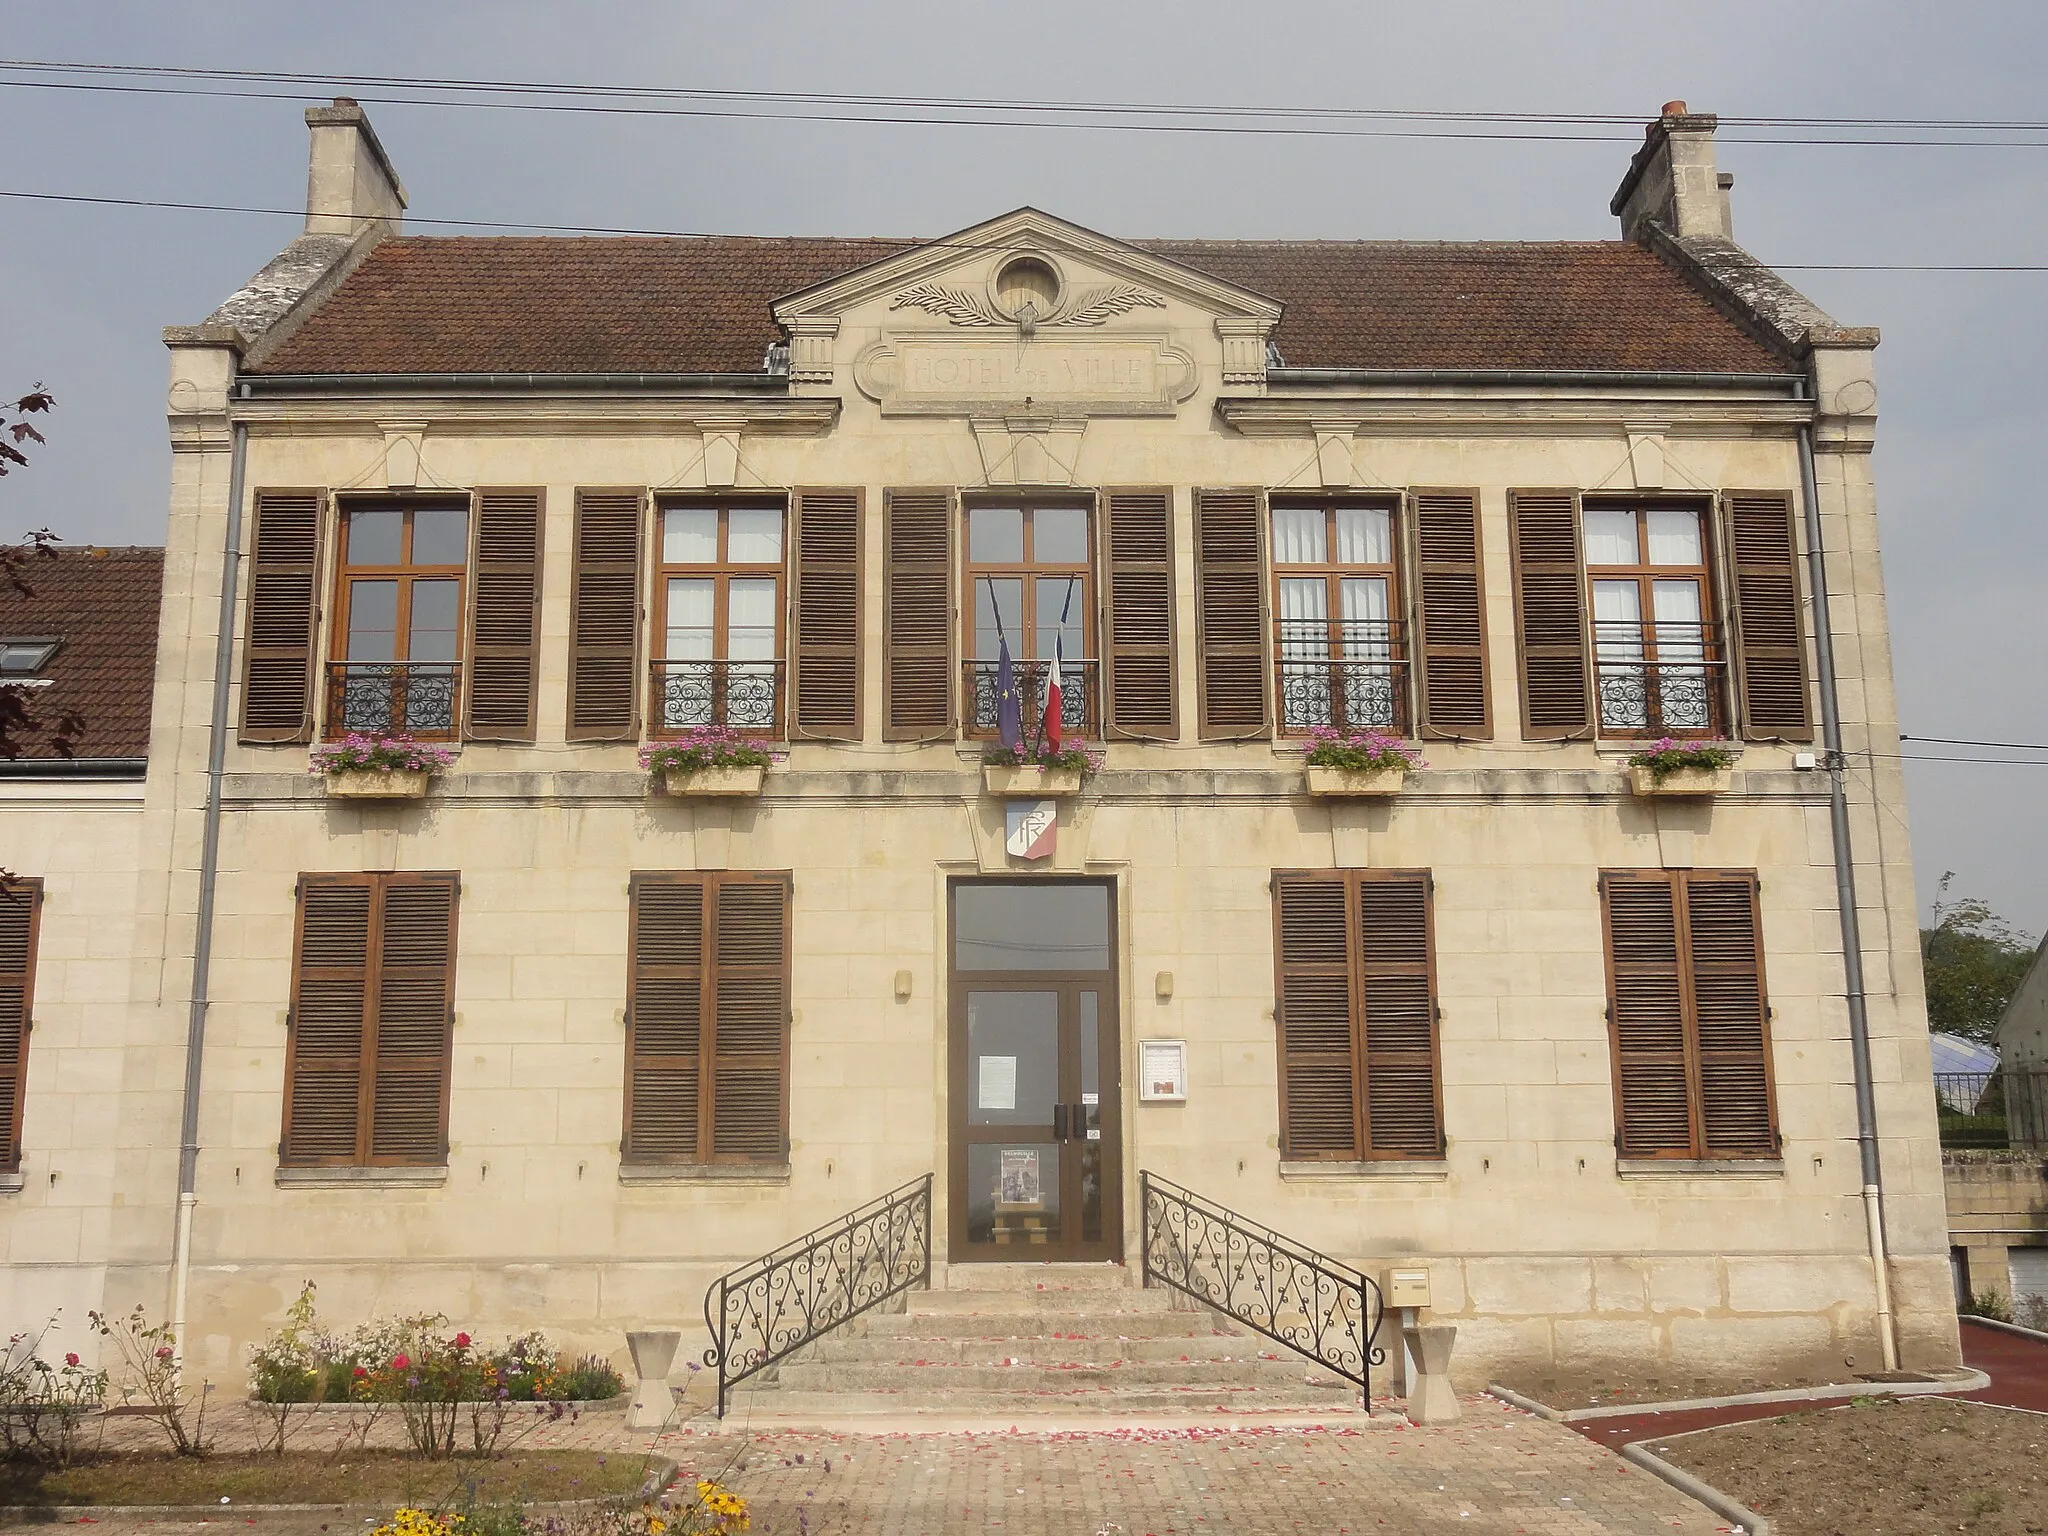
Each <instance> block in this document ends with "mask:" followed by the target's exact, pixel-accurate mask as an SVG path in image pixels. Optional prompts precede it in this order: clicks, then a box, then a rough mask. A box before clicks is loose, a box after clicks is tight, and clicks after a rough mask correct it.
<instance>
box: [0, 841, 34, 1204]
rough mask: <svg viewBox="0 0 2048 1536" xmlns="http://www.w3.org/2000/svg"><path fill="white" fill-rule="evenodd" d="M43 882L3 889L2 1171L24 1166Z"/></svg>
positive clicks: (0, 1026) (0, 965)
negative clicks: (24, 1116)
mask: <svg viewBox="0 0 2048 1536" xmlns="http://www.w3.org/2000/svg"><path fill="white" fill-rule="evenodd" d="M42 913H43V883H42V881H40V880H16V881H11V882H7V883H4V884H0V1133H4V1134H5V1135H6V1138H7V1141H6V1145H5V1146H4V1147H0V1169H4V1170H5V1171H7V1172H9V1173H13V1172H15V1171H17V1170H19V1169H20V1167H21V1114H22V1101H23V1099H24V1097H25V1095H26V1092H27V1087H28V1037H29V1025H30V1022H31V1019H32V1010H33V1009H34V1007H35V999H36V940H37V937H38V934H39V930H40V928H41V926H42Z"/></svg>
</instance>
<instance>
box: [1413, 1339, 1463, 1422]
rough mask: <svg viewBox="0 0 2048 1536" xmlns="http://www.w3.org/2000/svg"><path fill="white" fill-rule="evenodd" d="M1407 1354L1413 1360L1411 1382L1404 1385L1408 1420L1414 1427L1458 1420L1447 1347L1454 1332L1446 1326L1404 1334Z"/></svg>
mask: <svg viewBox="0 0 2048 1536" xmlns="http://www.w3.org/2000/svg"><path fill="white" fill-rule="evenodd" d="M1406 1332H1407V1338H1408V1351H1409V1353H1410V1354H1412V1355H1413V1356H1414V1357H1415V1379H1414V1380H1413V1381H1411V1382H1410V1383H1408V1417H1409V1418H1410V1419H1411V1420H1412V1421H1414V1422H1415V1423H1417V1424H1450V1423H1453V1422H1455V1421H1456V1419H1457V1417H1458V1394H1457V1391H1456V1389H1455V1388H1453V1387H1452V1386H1451V1346H1452V1344H1454V1343H1455V1342H1457V1338H1458V1330H1457V1329H1456V1328H1454V1327H1453V1326H1451V1325H1450V1324H1449V1323H1432V1324H1430V1325H1429V1326H1428V1327H1426V1328H1410V1329H1408V1330H1406Z"/></svg>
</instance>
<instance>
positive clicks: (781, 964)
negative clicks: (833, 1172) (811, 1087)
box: [710, 873, 790, 1163]
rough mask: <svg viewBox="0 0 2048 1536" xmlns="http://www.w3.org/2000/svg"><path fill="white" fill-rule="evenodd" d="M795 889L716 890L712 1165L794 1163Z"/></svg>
mask: <svg viewBox="0 0 2048 1536" xmlns="http://www.w3.org/2000/svg"><path fill="white" fill-rule="evenodd" d="M789 891H790V882H789V876H788V875H783V874H734V873H728V874H723V875H720V876H719V877H718V879H717V881H716V883H715V884H713V886H712V888H711V929H712V932H711V955H712V978H711V988H710V991H711V997H712V1021H711V1050H710V1056H711V1074H710V1097H711V1138H710V1141H711V1145H710V1160H711V1161H713V1162H743V1163H781V1162H786V1161H788V1158H789V924H790V910H789V907H790V902H789Z"/></svg>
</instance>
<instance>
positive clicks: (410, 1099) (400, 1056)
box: [367, 874, 456, 1164]
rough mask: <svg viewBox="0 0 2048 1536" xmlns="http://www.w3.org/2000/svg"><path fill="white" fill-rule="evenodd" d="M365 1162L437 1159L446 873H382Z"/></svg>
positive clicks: (442, 1129)
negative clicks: (371, 1091) (372, 1088)
mask: <svg viewBox="0 0 2048 1536" xmlns="http://www.w3.org/2000/svg"><path fill="white" fill-rule="evenodd" d="M378 884H379V886H380V887H381V889H380V891H379V895H380V896H381V897H382V902H381V906H382V910H381V912H380V913H379V914H378V915H379V918H380V921H379V923H378V934H377V937H378V947H377V975H376V985H375V988H374V991H373V1001H374V1005H375V1009H376V1024H375V1050H374V1054H373V1055H372V1060H371V1069H372V1071H373V1072H374V1074H375V1077H374V1079H373V1081H374V1084H375V1090H376V1091H375V1096H374V1098H373V1099H372V1101H371V1105H370V1126H369V1143H368V1147H367V1151H368V1154H369V1156H368V1159H367V1160H368V1161H369V1162H371V1163H378V1164H385V1163H426V1164H433V1163H442V1162H445V1161H447V1155H448V1130H447V1127H448V1056H449V1048H450V1046H451V1045H452V1043H453V1042H452V1039H451V1034H452V1030H453V1026H454V1023H455V1013H454V992H455V888H456V878H455V877H454V876H453V875H415V874H396V875H384V876H382V877H380V879H379V881H378Z"/></svg>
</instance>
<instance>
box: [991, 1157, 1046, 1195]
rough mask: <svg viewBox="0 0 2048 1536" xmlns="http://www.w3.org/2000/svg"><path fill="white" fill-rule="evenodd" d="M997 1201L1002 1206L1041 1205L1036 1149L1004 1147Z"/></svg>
mask: <svg viewBox="0 0 2048 1536" xmlns="http://www.w3.org/2000/svg"><path fill="white" fill-rule="evenodd" d="M996 1197H997V1199H999V1200H1000V1201H1001V1202H1002V1203H1003V1204H1004V1205H1032V1206H1036V1205H1043V1204H1045V1196H1044V1195H1043V1194H1042V1193H1041V1192H1040V1189H1039V1183H1038V1149H1037V1148H1036V1147H1005V1148H1003V1160H1002V1164H1001V1181H1000V1185H999V1187H998V1190H997V1196H996Z"/></svg>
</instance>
